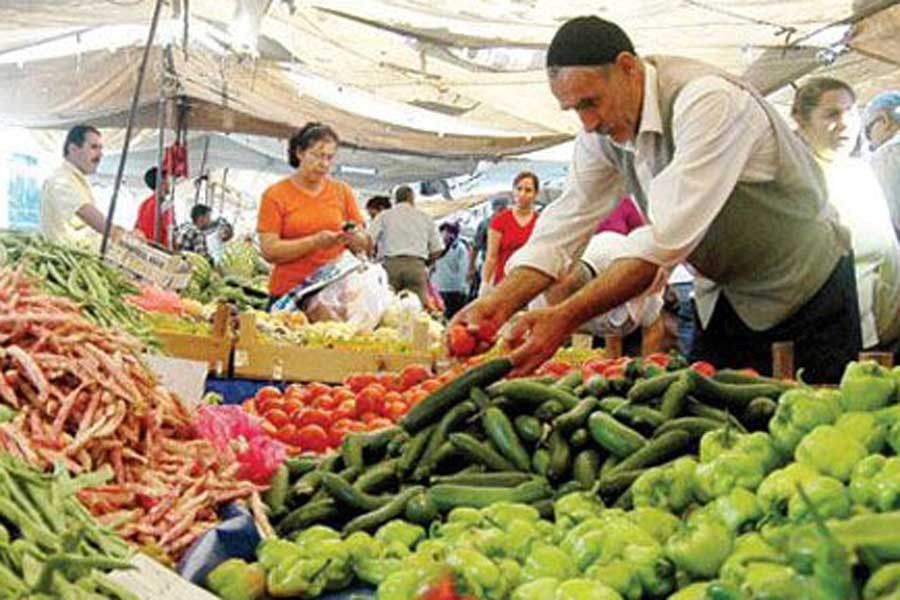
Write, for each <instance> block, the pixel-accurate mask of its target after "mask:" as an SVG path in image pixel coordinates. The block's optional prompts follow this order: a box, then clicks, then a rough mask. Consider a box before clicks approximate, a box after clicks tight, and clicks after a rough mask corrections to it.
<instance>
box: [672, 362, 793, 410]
mask: <svg viewBox="0 0 900 600" xmlns="http://www.w3.org/2000/svg"><path fill="white" fill-rule="evenodd" d="M688 374H689V376H690V378H691V382H692V384H693V388H694V392H696V394H697V395H698V396H700V397H701V398H703V399H705V400H708V401H710V402H713V403H715V404H717V405H719V406H721V407H723V408H727V409H729V410H730V411H732V412H740V411H742V410H743V409H745V408H746V407H747V405H748V404H750V401H751V400H754V399H756V398H759V397H760V396H765V397H766V398H772V399H773V400H774V399H777V398H778V397H779V396H780V395H781V394H782V392H784V391H785V390H787V389H788V387H789V386H786V385H784V384H782V383H722V382H721V381H715V380H714V379H710V378H709V377H704V376H703V375H701V374H700V373H697V372H694V371H688Z"/></svg>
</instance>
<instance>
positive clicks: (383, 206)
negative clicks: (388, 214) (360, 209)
mask: <svg viewBox="0 0 900 600" xmlns="http://www.w3.org/2000/svg"><path fill="white" fill-rule="evenodd" d="M390 207H391V199H390V198H389V197H387V196H372V197H371V198H369V201H368V202H366V208H367V209H372V210H379V211H381V210H387V209H389V208H390Z"/></svg>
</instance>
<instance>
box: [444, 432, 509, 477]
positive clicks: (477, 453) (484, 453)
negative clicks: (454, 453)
mask: <svg viewBox="0 0 900 600" xmlns="http://www.w3.org/2000/svg"><path fill="white" fill-rule="evenodd" d="M450 443H451V444H452V445H453V446H454V447H455V448H456V449H457V450H459V451H460V452H461V453H462V454H464V455H465V456H467V457H468V458H469V459H471V460H473V461H475V462H477V463H480V464H482V465H484V466H486V467H487V468H489V469H493V470H494V471H514V470H515V469H516V466H515V465H513V464H512V463H511V462H510V461H509V460H507V459H506V458H504V457H503V456H501V455H500V454H499V453H498V452H497V451H496V450H494V449H493V448H491V447H490V446H488V445H486V444H482V443H481V442H479V441H478V440H476V439H475V438H473V437H472V436H471V435H469V434H467V433H451V434H450Z"/></svg>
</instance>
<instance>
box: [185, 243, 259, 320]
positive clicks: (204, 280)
mask: <svg viewBox="0 0 900 600" xmlns="http://www.w3.org/2000/svg"><path fill="white" fill-rule="evenodd" d="M231 247H232V244H229V245H228V246H227V247H226V253H225V256H224V257H223V263H222V267H228V268H229V269H230V272H229V271H225V270H223V268H220V269H216V268H214V267H213V266H212V265H211V264H210V262H209V261H208V260H207V259H206V258H204V257H203V256H200V255H199V254H194V253H193V252H183V253H182V254H183V255H184V256H185V258H187V259H188V261H190V263H191V268H192V273H191V281H190V283H189V284H188V286H187V287H186V288H185V289H184V290H182V292H181V296H182V297H183V298H191V299H193V300H197V301H198V302H202V303H204V304H209V303H214V302H220V301H224V302H230V303H232V304H234V305H235V306H237V307H238V308H239V309H241V310H247V309H251V308H256V309H265V308H266V306H268V302H269V293H268V286H269V282H268V276H266V275H263V274H257V275H254V276H252V277H248V276H245V275H246V271H247V269H246V268H243V267H241V268H238V267H236V266H235V265H236V264H239V263H240V264H243V263H246V260H247V257H246V252H234V251H232V252H231V253H230V254H229V253H228V252H227V250H228V248H231ZM254 254H255V250H254ZM226 257H227V260H225V258H226ZM238 257H243V262H242V261H241V260H239V259H238Z"/></svg>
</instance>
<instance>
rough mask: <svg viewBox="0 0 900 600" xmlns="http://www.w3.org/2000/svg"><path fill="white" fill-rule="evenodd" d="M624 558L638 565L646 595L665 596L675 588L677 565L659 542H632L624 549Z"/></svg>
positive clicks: (639, 576)
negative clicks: (648, 543)
mask: <svg viewBox="0 0 900 600" xmlns="http://www.w3.org/2000/svg"><path fill="white" fill-rule="evenodd" d="M622 559H623V560H624V561H625V562H627V563H629V564H632V565H635V566H636V567H637V575H638V579H640V581H641V587H643V588H644V594H645V595H646V596H650V597H652V598H658V597H664V596H665V595H666V594H668V593H670V592H671V591H672V589H673V588H674V582H675V567H674V565H673V563H672V561H670V560H669V559H667V558H666V557H665V550H664V549H663V547H662V546H660V545H659V544H653V545H643V544H632V545H630V546H628V547H626V548H625V549H624V550H623V551H622Z"/></svg>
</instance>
